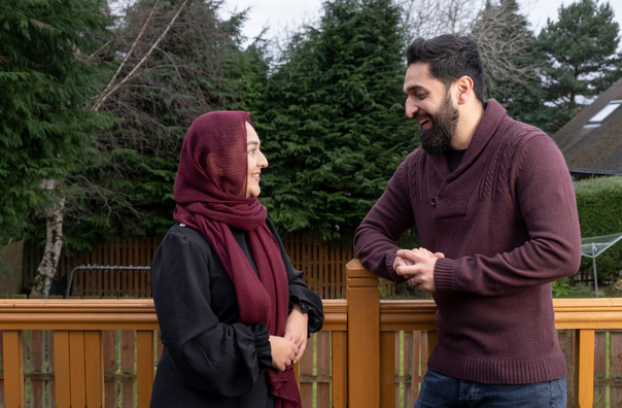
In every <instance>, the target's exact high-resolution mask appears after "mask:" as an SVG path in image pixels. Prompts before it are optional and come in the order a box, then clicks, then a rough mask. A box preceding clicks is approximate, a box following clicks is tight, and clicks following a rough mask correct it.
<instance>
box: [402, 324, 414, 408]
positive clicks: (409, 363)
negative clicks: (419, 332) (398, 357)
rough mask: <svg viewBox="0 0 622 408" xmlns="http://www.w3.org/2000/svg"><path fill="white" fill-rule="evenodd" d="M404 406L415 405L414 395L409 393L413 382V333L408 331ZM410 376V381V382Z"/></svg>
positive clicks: (405, 345) (405, 344)
mask: <svg viewBox="0 0 622 408" xmlns="http://www.w3.org/2000/svg"><path fill="white" fill-rule="evenodd" d="M403 372H404V377H406V379H407V380H406V381H405V382H404V405H405V406H407V407H411V406H413V405H414V401H413V400H412V393H411V392H409V391H410V389H411V387H412V382H413V378H414V375H413V332H412V331H410V330H408V331H405V332H404V371H403ZM409 376H410V381H409V380H408V378H409Z"/></svg>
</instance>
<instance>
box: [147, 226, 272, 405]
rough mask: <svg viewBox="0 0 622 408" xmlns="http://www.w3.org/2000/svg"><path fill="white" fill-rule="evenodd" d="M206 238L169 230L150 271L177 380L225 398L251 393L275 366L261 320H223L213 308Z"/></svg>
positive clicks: (155, 298) (162, 328)
mask: <svg viewBox="0 0 622 408" xmlns="http://www.w3.org/2000/svg"><path fill="white" fill-rule="evenodd" d="M210 253H211V252H210V251H209V246H208V244H207V242H206V241H204V240H203V242H201V240H197V239H194V237H192V236H191V235H190V236H189V234H188V233H185V232H181V231H171V232H169V233H168V234H167V235H166V237H165V238H164V241H163V242H162V244H161V245H160V247H159V248H158V251H157V253H156V255H155V257H154V259H153V263H152V269H151V279H152V290H153V298H154V302H155V306H156V313H157V315H158V321H159V323H160V329H161V330H162V339H163V342H164V343H165V345H166V348H167V351H168V353H169V355H170V357H171V361H172V363H173V366H174V368H175V372H176V374H177V376H178V377H179V379H180V380H181V381H182V382H183V383H184V384H185V385H186V386H188V387H191V388H195V389H197V390H199V391H202V392H206V393H209V394H213V395H219V396H223V397H228V398H231V397H237V396H240V395H242V394H244V393H246V392H248V391H249V390H250V389H251V388H252V386H253V384H254V383H255V382H256V381H257V378H258V377H259V376H260V375H262V374H263V372H264V371H265V370H266V369H267V368H268V367H270V366H271V365H272V353H271V348H270V342H269V340H268V338H269V334H268V330H267V328H266V326H265V325H264V324H263V323H261V322H260V323H257V324H254V325H248V324H242V323H234V324H225V323H221V322H220V321H219V320H218V318H217V317H216V316H215V315H214V313H213V311H212V309H211V307H210V292H209V274H208V273H209V271H208V256H209V254H210Z"/></svg>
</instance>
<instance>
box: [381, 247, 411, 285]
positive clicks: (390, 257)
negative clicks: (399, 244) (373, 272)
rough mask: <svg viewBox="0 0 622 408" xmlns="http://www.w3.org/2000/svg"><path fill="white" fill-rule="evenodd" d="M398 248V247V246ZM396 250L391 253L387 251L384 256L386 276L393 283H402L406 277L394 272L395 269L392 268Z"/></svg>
mask: <svg viewBox="0 0 622 408" xmlns="http://www.w3.org/2000/svg"><path fill="white" fill-rule="evenodd" d="M398 249H399V248H398ZM396 252H397V250H396V251H395V252H393V253H391V252H388V253H387V256H386V258H385V266H386V268H387V276H388V278H389V279H390V280H392V281H393V282H395V283H402V282H404V281H405V280H406V279H404V278H403V277H402V275H398V274H397V273H395V271H394V270H393V262H395V253H396Z"/></svg>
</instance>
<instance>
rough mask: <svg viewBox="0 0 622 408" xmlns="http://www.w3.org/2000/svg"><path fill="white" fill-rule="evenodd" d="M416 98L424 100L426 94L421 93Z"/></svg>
mask: <svg viewBox="0 0 622 408" xmlns="http://www.w3.org/2000/svg"><path fill="white" fill-rule="evenodd" d="M415 96H416V97H417V98H418V99H423V98H425V96H426V94H424V93H420V94H416V95H415Z"/></svg>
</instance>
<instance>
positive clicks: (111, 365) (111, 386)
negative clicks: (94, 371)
mask: <svg viewBox="0 0 622 408" xmlns="http://www.w3.org/2000/svg"><path fill="white" fill-rule="evenodd" d="M116 371H117V331H116V330H104V376H105V375H106V374H108V375H114V374H115V372H116ZM104 395H105V398H104V399H105V403H106V405H105V408H116V406H117V383H116V381H114V380H113V381H105V382H104Z"/></svg>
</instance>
